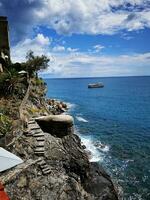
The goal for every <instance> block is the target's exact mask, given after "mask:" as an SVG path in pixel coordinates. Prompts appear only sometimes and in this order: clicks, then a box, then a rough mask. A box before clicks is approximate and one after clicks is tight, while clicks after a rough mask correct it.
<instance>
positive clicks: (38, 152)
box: [34, 151, 44, 155]
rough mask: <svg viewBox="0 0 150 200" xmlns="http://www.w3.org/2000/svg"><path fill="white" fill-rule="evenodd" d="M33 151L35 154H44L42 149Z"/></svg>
mask: <svg viewBox="0 0 150 200" xmlns="http://www.w3.org/2000/svg"><path fill="white" fill-rule="evenodd" d="M34 153H35V154H36V155H44V151H37V152H36V151H35V152H34Z"/></svg>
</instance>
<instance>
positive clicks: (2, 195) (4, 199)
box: [0, 183, 10, 200]
mask: <svg viewBox="0 0 150 200" xmlns="http://www.w3.org/2000/svg"><path fill="white" fill-rule="evenodd" d="M0 200H10V199H9V197H8V195H7V194H6V192H5V191H4V186H3V185H2V184H1V183H0Z"/></svg>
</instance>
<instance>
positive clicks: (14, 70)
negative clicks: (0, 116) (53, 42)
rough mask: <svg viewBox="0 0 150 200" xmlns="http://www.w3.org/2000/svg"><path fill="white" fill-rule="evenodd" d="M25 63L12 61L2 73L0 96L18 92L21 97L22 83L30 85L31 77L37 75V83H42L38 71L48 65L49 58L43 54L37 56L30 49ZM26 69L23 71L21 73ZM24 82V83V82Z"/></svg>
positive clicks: (0, 77)
mask: <svg viewBox="0 0 150 200" xmlns="http://www.w3.org/2000/svg"><path fill="white" fill-rule="evenodd" d="M26 59H27V60H26V62H24V63H14V64H13V63H11V64H9V65H8V66H7V67H5V68H4V72H2V73H0V96H1V97H4V96H5V97H8V96H10V95H13V94H18V96H19V97H20V98H21V93H22V85H24V86H26V88H27V86H28V83H29V79H30V78H32V77H35V76H36V79H37V81H36V84H37V85H40V84H41V85H42V84H43V81H42V79H38V78H37V72H38V71H40V70H44V69H46V68H47V67H48V63H49V61H50V60H49V59H48V58H47V57H46V56H44V55H42V56H35V55H34V53H33V51H29V52H28V53H27V56H26ZM21 71H24V72H23V73H20V72H21ZM22 83H23V84H22Z"/></svg>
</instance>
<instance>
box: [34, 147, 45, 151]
mask: <svg viewBox="0 0 150 200" xmlns="http://www.w3.org/2000/svg"><path fill="white" fill-rule="evenodd" d="M34 151H44V147H36V148H35V150H34Z"/></svg>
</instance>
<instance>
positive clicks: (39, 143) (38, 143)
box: [36, 141, 45, 146]
mask: <svg viewBox="0 0 150 200" xmlns="http://www.w3.org/2000/svg"><path fill="white" fill-rule="evenodd" d="M44 143H45V142H44V141H38V142H37V143H36V146H39V145H40V146H44Z"/></svg>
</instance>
